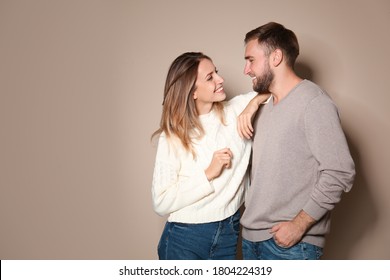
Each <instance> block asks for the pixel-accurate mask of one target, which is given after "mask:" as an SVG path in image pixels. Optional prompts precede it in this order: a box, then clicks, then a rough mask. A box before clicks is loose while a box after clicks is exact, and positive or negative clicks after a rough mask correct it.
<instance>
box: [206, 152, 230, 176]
mask: <svg viewBox="0 0 390 280" xmlns="http://www.w3.org/2000/svg"><path fill="white" fill-rule="evenodd" d="M232 158H233V153H232V151H231V150H230V149H229V148H224V149H221V150H218V151H215V152H214V154H213V158H212V160H211V163H210V165H209V167H207V169H206V170H205V174H206V177H207V179H208V180H209V181H211V180H213V179H215V178H217V177H219V176H220V175H221V173H222V171H223V170H224V169H225V168H230V166H231V164H232Z"/></svg>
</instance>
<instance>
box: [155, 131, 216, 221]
mask: <svg viewBox="0 0 390 280" xmlns="http://www.w3.org/2000/svg"><path fill="white" fill-rule="evenodd" d="M176 152H177V151H175V150H174V147H173V145H170V144H169V143H168V141H167V139H166V137H165V135H161V136H160V139H159V143H158V148H157V154H156V161H155V167H154V173H153V183H152V198H153V206H154V210H155V211H156V213H157V214H159V215H161V216H162V215H166V214H170V213H172V212H175V211H177V210H179V209H181V208H184V207H186V206H189V205H191V204H193V203H195V202H197V201H199V200H200V199H202V198H204V197H205V196H207V195H209V194H211V193H213V192H214V188H213V186H212V184H211V183H210V182H209V181H208V179H207V177H206V174H205V173H204V170H202V169H200V168H196V166H195V164H194V160H193V159H192V157H191V156H190V155H188V156H184V154H186V155H187V154H188V153H184V152H183V151H182V150H180V152H182V154H177V153H176Z"/></svg>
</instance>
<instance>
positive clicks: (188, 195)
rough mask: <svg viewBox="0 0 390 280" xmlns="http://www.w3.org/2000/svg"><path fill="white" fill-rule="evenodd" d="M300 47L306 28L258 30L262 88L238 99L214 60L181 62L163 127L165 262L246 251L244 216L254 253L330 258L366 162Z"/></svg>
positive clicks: (158, 201) (169, 86)
mask: <svg viewBox="0 0 390 280" xmlns="http://www.w3.org/2000/svg"><path fill="white" fill-rule="evenodd" d="M298 53H299V45H298V41H297V38H296V36H295V34H294V33H293V32H292V31H291V30H288V29H286V28H285V27H284V26H282V25H280V24H278V23H274V22H271V23H268V24H265V25H263V26H260V27H258V28H256V29H254V30H252V31H250V32H248V33H247V34H246V37H245V60H246V64H245V70H244V72H245V74H246V75H249V76H250V77H252V79H253V89H254V92H250V93H247V94H242V95H238V96H236V97H234V98H232V99H231V100H229V101H227V102H223V101H224V100H225V98H226V95H225V92H224V89H223V81H224V80H223V78H222V77H221V76H220V75H218V71H217V70H216V67H215V66H214V64H213V62H212V60H211V59H210V58H209V57H207V56H206V55H204V54H202V53H184V54H182V55H181V56H179V57H178V58H176V60H175V61H174V62H173V63H172V65H171V67H170V69H169V71H168V75H167V79H166V84H165V89H164V101H163V112H162V118H161V123H160V129H159V130H157V131H156V133H155V134H154V135H159V142H158V148H157V154H156V162H155V167H154V174H153V186H152V197H153V204H154V209H155V211H156V212H157V213H158V214H160V215H166V214H169V217H168V222H167V223H166V225H165V228H164V231H163V233H162V236H161V239H160V242H159V245H158V255H159V258H160V259H187V260H190V259H191V260H193V259H218V260H221V259H235V257H236V251H237V240H238V235H239V229H240V222H241V225H242V237H243V242H242V250H243V252H242V253H243V258H244V259H269V260H271V259H272V260H273V259H319V258H320V257H321V255H322V250H323V249H322V248H323V246H324V243H325V235H326V234H327V233H328V231H329V227H330V211H331V210H332V209H333V208H334V206H335V204H336V203H338V202H339V201H340V198H341V195H342V193H343V192H347V191H349V190H350V189H351V187H352V184H353V179H354V175H355V169H354V162H353V160H352V157H351V155H350V152H349V149H348V145H347V142H346V139H345V136H344V133H343V131H342V128H341V125H340V120H339V116H338V111H337V108H336V106H335V105H334V103H333V102H332V100H331V99H330V98H329V96H328V95H327V94H326V93H325V92H324V91H323V90H322V89H320V88H319V87H318V86H317V85H315V84H314V83H312V82H310V81H308V80H302V79H301V78H299V77H298V76H297V75H296V74H295V72H294V70H293V69H294V63H295V60H296V58H297V56H298ZM258 93H266V94H258ZM269 93H270V94H269ZM257 111H258V112H257ZM255 114H257V117H256V120H255V125H254V126H253V127H254V129H253V127H252V120H253V118H254V115H255ZM251 138H253V141H252V140H251ZM250 161H251V168H250V169H251V170H250V182H249V179H248V176H247V175H248V172H247V171H248V164H249V162H250ZM244 196H245V211H244V213H243V216H242V217H240V212H239V208H240V207H241V206H242V204H243V202H244Z"/></svg>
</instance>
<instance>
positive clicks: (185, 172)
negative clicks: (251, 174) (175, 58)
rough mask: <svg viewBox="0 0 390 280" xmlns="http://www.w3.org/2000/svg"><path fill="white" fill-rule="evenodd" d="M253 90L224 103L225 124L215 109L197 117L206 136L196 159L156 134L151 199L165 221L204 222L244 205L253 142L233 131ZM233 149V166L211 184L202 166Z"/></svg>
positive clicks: (198, 142)
mask: <svg viewBox="0 0 390 280" xmlns="http://www.w3.org/2000/svg"><path fill="white" fill-rule="evenodd" d="M256 94H257V93H255V92H249V93H247V94H242V95H238V96H236V97H234V98H232V99H231V100H229V101H227V102H225V109H224V112H225V119H226V126H225V125H223V124H222V123H221V122H220V120H219V118H218V116H217V115H216V113H215V112H214V111H211V112H210V113H208V114H205V115H201V116H200V120H201V123H202V126H203V128H204V130H205V136H204V137H203V138H202V139H201V140H200V141H195V145H194V148H195V152H196V155H197V158H196V160H194V159H193V157H192V155H191V153H189V152H186V151H185V150H184V148H183V147H182V145H181V144H180V142H179V141H178V140H177V141H175V140H171V139H169V141H168V140H167V138H166V135H165V134H164V133H162V134H161V135H160V138H159V142H158V148H157V154H156V162H155V167H154V174H153V185H152V198H153V205H154V210H155V211H156V212H157V213H158V214H159V215H161V216H162V215H169V217H168V221H170V222H182V223H207V222H213V221H220V220H223V219H225V218H227V217H229V216H231V215H233V214H234V213H235V212H236V211H237V210H238V209H239V208H240V206H241V205H242V203H243V198H244V191H245V188H246V184H247V176H246V174H247V167H248V162H249V157H250V153H251V141H248V140H243V139H241V138H240V136H239V135H238V132H237V116H238V115H239V114H240V113H241V111H242V110H243V109H244V108H245V106H246V105H247V104H248V102H249V101H250V100H251V99H252V98H253V97H255V96H256ZM226 147H228V148H230V150H231V151H232V153H233V159H232V166H231V167H230V168H229V169H224V170H223V172H222V174H221V175H220V176H219V177H218V178H215V179H214V180H212V181H211V182H209V181H208V180H207V178H206V175H205V172H204V170H205V169H206V168H207V167H208V166H209V164H210V163H211V159H212V156H213V153H214V152H215V151H216V150H220V149H222V148H226Z"/></svg>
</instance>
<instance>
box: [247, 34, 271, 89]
mask: <svg viewBox="0 0 390 280" xmlns="http://www.w3.org/2000/svg"><path fill="white" fill-rule="evenodd" d="M245 61H246V62H245V68H244V74H245V75H248V76H250V77H251V78H252V82H253V90H254V91H256V92H259V93H265V92H269V91H270V89H269V88H270V86H271V84H272V82H273V80H274V74H273V72H272V70H271V68H270V65H269V56H267V55H266V53H265V51H264V47H262V46H261V45H259V43H258V42H257V40H256V39H254V40H251V41H249V42H248V43H247V44H246V47H245Z"/></svg>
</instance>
